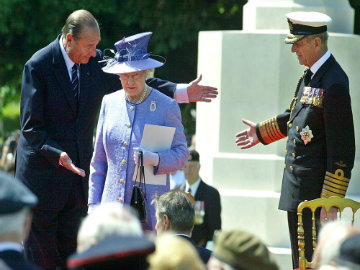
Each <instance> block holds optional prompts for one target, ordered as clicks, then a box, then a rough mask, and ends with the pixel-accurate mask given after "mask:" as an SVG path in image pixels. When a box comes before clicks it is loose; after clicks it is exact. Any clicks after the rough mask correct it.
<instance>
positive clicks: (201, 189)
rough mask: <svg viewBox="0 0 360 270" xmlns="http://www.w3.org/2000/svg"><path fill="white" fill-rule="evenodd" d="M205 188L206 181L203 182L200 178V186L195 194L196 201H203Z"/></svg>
mask: <svg viewBox="0 0 360 270" xmlns="http://www.w3.org/2000/svg"><path fill="white" fill-rule="evenodd" d="M203 189H204V183H203V180H202V179H200V184H199V186H198V188H197V190H196V194H195V200H196V201H201V199H202V195H203V193H204V191H203Z"/></svg>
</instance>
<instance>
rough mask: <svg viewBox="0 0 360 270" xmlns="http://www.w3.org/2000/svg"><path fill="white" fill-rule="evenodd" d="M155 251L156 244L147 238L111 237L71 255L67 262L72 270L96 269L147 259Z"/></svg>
mask: <svg viewBox="0 0 360 270" xmlns="http://www.w3.org/2000/svg"><path fill="white" fill-rule="evenodd" d="M154 250H155V245H154V243H153V242H152V241H150V240H149V239H147V238H146V237H138V236H111V237H108V238H106V239H104V240H103V241H101V242H99V243H98V244H96V245H94V246H92V247H90V248H88V249H87V250H85V251H83V252H81V253H75V254H73V255H71V256H70V257H69V258H68V260H67V265H68V267H69V268H71V269H82V267H89V268H94V267H95V266H97V265H101V264H105V263H107V262H108V263H114V264H115V263H116V262H117V263H118V264H120V262H123V263H124V262H125V261H131V260H132V259H136V258H139V257H146V256H147V255H148V254H150V253H152V252H153V251H154ZM96 269H101V268H96Z"/></svg>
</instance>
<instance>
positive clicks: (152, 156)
mask: <svg viewBox="0 0 360 270" xmlns="http://www.w3.org/2000/svg"><path fill="white" fill-rule="evenodd" d="M139 150H141V151H142V152H143V163H144V164H143V165H144V166H154V167H156V166H158V165H159V155H158V153H154V152H150V151H147V150H145V149H141V148H140V149H139V148H137V147H134V161H135V164H136V165H138V157H139Z"/></svg>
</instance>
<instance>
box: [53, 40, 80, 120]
mask: <svg viewBox="0 0 360 270" xmlns="http://www.w3.org/2000/svg"><path fill="white" fill-rule="evenodd" d="M59 38H60V36H58V38H57V39H56V40H55V41H54V42H53V46H52V53H53V64H54V72H55V77H56V80H57V81H58V83H59V85H60V88H61V89H62V90H63V91H64V94H65V97H66V100H67V102H68V104H69V106H70V107H71V110H72V111H73V113H74V115H76V100H75V98H74V93H73V90H72V89H71V82H70V78H69V73H68V71H67V68H66V64H65V60H64V57H63V55H62V53H61V49H60V46H59Z"/></svg>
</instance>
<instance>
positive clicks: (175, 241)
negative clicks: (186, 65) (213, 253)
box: [148, 233, 206, 270]
mask: <svg viewBox="0 0 360 270" xmlns="http://www.w3.org/2000/svg"><path fill="white" fill-rule="evenodd" d="M148 262H149V264H150V266H149V269H150V270H165V269H166V270H203V269H206V266H205V265H204V264H203V262H202V261H201V259H200V257H199V255H198V253H197V251H196V249H195V248H194V247H193V245H192V244H191V243H190V242H188V241H186V240H185V239H183V238H181V237H177V236H175V235H173V234H171V233H163V234H161V235H160V236H158V238H157V239H156V251H155V252H154V253H153V254H151V255H149V257H148Z"/></svg>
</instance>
